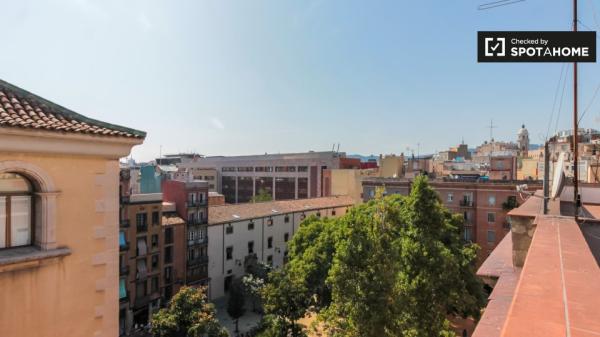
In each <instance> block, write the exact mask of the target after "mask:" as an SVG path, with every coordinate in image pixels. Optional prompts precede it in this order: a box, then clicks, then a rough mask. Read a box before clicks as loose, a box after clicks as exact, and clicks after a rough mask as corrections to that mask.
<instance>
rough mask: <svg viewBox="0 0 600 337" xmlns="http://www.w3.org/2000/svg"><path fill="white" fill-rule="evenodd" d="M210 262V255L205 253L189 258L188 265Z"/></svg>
mask: <svg viewBox="0 0 600 337" xmlns="http://www.w3.org/2000/svg"><path fill="white" fill-rule="evenodd" d="M207 263H208V256H206V255H203V256H198V257H197V258H195V259H193V260H188V262H187V264H188V266H194V265H198V264H207Z"/></svg>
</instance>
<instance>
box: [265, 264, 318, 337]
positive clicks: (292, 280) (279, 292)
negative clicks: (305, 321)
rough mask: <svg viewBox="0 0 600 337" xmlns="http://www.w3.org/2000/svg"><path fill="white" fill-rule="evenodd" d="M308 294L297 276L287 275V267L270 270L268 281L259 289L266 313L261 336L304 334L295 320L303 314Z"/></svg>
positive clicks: (279, 336) (294, 335)
mask: <svg viewBox="0 0 600 337" xmlns="http://www.w3.org/2000/svg"><path fill="white" fill-rule="evenodd" d="M308 294H309V292H308V290H307V289H306V287H305V286H304V284H303V282H302V281H301V280H300V279H299V278H297V277H289V276H288V270H287V268H285V267H284V268H282V269H278V270H274V271H272V272H271V273H270V274H269V282H268V283H267V284H266V285H265V286H264V287H263V289H262V291H261V296H262V300H263V305H264V309H265V313H266V314H267V319H266V325H267V329H266V331H265V333H264V334H263V336H270V337H287V336H292V337H299V336H304V332H303V331H302V328H301V327H300V326H299V325H298V324H297V321H298V320H299V319H301V318H302V317H304V315H305V312H306V308H307V306H308V302H309V298H308V296H307V295H308Z"/></svg>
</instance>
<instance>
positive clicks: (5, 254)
mask: <svg viewBox="0 0 600 337" xmlns="http://www.w3.org/2000/svg"><path fill="white" fill-rule="evenodd" d="M70 254H71V249H69V248H57V249H50V250H41V249H39V248H38V247H34V246H27V247H18V248H9V249H5V250H1V251H0V273H1V272H9V271H14V270H19V269H26V268H34V267H38V266H40V265H41V263H42V261H44V260H49V259H55V258H60V257H63V256H67V255H70Z"/></svg>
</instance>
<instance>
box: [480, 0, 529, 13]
mask: <svg viewBox="0 0 600 337" xmlns="http://www.w3.org/2000/svg"><path fill="white" fill-rule="evenodd" d="M523 1H525V0H499V1H493V2H488V3H485V4H481V5H479V6H478V7H477V9H478V10H480V11H483V10H486V9H492V8H496V7H501V6H508V5H512V4H516V3H518V2H523Z"/></svg>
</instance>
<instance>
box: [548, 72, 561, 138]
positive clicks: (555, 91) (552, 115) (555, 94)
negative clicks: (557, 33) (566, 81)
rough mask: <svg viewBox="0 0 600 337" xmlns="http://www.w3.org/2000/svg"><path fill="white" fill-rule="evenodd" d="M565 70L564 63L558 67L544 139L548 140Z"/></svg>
mask: <svg viewBox="0 0 600 337" xmlns="http://www.w3.org/2000/svg"><path fill="white" fill-rule="evenodd" d="M564 71H565V63H563V64H562V67H560V76H559V77H558V83H556V90H554V100H553V102H552V112H551V113H550V119H549V120H548V129H547V130H546V140H548V134H549V133H550V127H551V126H552V120H553V119H554V111H556V100H557V99H558V90H559V89H560V84H561V82H562V80H563V73H564Z"/></svg>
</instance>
